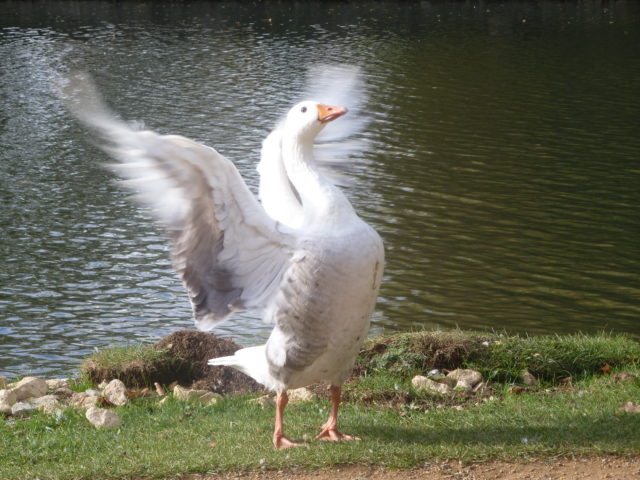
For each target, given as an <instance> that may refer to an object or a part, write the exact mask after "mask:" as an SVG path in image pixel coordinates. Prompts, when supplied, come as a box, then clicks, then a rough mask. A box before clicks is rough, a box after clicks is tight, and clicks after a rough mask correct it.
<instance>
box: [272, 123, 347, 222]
mask: <svg viewBox="0 0 640 480" xmlns="http://www.w3.org/2000/svg"><path fill="white" fill-rule="evenodd" d="M282 160H283V163H284V167H285V169H286V171H287V175H288V177H289V180H290V181H291V183H292V184H293V186H294V187H295V188H296V190H297V191H298V194H299V195H300V199H301V200H302V208H303V210H304V222H305V223H306V224H311V223H314V224H317V223H327V222H328V223H336V222H340V221H342V220H343V219H344V218H345V216H351V215H355V213H354V211H353V208H352V207H351V203H350V202H349V200H348V199H347V197H346V196H345V195H344V194H343V193H342V192H341V191H340V189H339V188H338V187H336V186H335V185H333V184H332V183H331V182H330V181H329V180H328V179H327V178H326V177H324V176H323V175H322V174H320V172H319V171H318V170H317V168H316V167H315V165H314V161H313V139H305V138H304V137H303V138H300V137H299V136H292V135H286V134H285V135H284V136H283V138H282Z"/></svg>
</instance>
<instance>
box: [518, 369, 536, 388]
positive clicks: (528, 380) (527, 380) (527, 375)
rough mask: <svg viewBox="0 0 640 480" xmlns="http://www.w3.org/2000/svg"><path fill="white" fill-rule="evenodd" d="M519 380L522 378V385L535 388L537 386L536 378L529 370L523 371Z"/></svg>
mask: <svg viewBox="0 0 640 480" xmlns="http://www.w3.org/2000/svg"><path fill="white" fill-rule="evenodd" d="M520 378H522V383H524V384H525V385H529V386H530V387H535V386H536V385H537V384H538V381H537V380H536V377H534V376H533V375H532V374H531V372H530V371H529V370H523V371H522V374H521V375H520Z"/></svg>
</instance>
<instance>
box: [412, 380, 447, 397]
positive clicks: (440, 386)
mask: <svg viewBox="0 0 640 480" xmlns="http://www.w3.org/2000/svg"><path fill="white" fill-rule="evenodd" d="M411 385H413V388H415V389H416V390H428V391H431V392H435V393H439V394H441V395H450V394H451V392H452V388H451V387H450V386H449V385H447V384H446V383H439V382H434V381H433V380H431V379H430V378H427V377H424V376H422V375H416V376H415V377H413V378H412V379H411Z"/></svg>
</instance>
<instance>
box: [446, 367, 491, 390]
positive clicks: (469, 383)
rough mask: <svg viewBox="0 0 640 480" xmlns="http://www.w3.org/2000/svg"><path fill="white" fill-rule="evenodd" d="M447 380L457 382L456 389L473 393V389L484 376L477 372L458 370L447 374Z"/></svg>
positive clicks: (464, 369)
mask: <svg viewBox="0 0 640 480" xmlns="http://www.w3.org/2000/svg"><path fill="white" fill-rule="evenodd" d="M447 379H452V380H455V382H456V384H455V389H456V390H459V391H464V392H472V391H473V387H475V386H476V385H477V384H478V383H480V382H481V381H482V374H481V373H480V372H477V371H475V370H470V369H466V368H458V369H456V370H453V371H451V372H449V373H448V374H447Z"/></svg>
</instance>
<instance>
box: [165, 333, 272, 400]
mask: <svg viewBox="0 0 640 480" xmlns="http://www.w3.org/2000/svg"><path fill="white" fill-rule="evenodd" d="M155 348H158V349H161V350H167V351H168V352H169V354H170V355H171V356H172V357H174V358H179V359H181V360H182V361H184V362H185V363H187V364H189V365H190V366H191V369H190V375H189V376H188V377H186V378H174V380H177V381H178V382H179V383H181V384H183V385H185V386H189V387H191V388H196V389H201V390H211V391H212V392H216V393H219V394H221V395H224V394H229V393H234V394H240V393H255V392H262V391H263V390H264V389H263V388H262V386H261V385H260V384H258V383H257V382H256V381H254V380H253V379H252V378H250V377H248V376H247V375H245V374H244V373H242V372H239V371H237V370H235V369H233V368H231V367H211V366H209V365H208V363H207V362H208V361H209V359H211V358H216V357H223V356H226V355H232V354H233V353H235V352H236V350H239V349H240V346H239V345H238V344H236V343H235V342H233V340H231V339H228V338H219V337H216V336H215V335H213V334H211V333H205V332H200V331H197V330H179V331H177V332H174V333H172V334H170V335H167V336H166V337H164V338H162V339H161V340H160V341H159V342H158V343H156V344H155Z"/></svg>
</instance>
